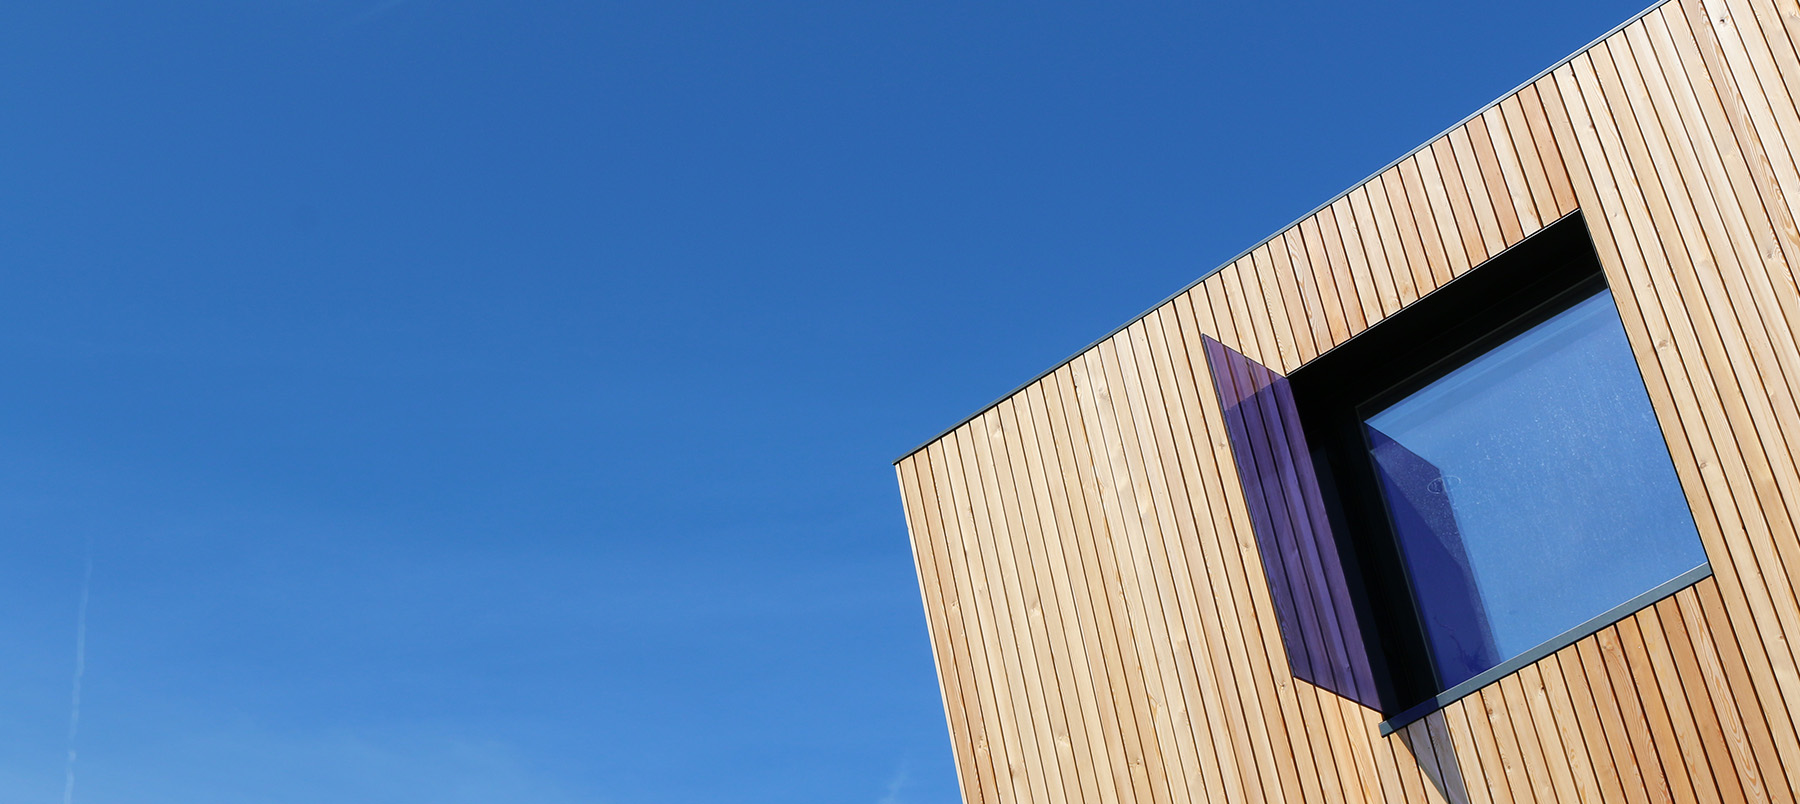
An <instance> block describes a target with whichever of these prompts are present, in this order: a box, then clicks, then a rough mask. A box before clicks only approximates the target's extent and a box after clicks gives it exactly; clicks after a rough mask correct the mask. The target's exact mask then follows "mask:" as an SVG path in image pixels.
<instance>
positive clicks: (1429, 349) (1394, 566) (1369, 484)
mask: <svg viewBox="0 0 1800 804" xmlns="http://www.w3.org/2000/svg"><path fill="white" fill-rule="evenodd" d="M1606 288H1607V283H1606V279H1605V275H1604V273H1603V271H1602V270H1601V267H1600V262H1599V258H1598V255H1597V254H1596V253H1595V250H1594V245H1593V241H1592V239H1591V237H1590V236H1589V234H1588V231H1587V226H1586V223H1585V221H1584V220H1583V219H1582V217H1581V214H1580V213H1579V212H1574V213H1570V214H1569V215H1567V216H1564V217H1563V218H1562V219H1560V220H1558V221H1556V222H1554V223H1552V224H1551V225H1549V226H1547V227H1545V228H1544V229H1543V230H1541V231H1539V232H1537V233H1535V234H1533V235H1532V236H1531V237H1529V238H1527V239H1525V240H1524V241H1522V242H1520V243H1519V244H1517V245H1515V246H1513V247H1511V248H1509V249H1508V250H1506V251H1505V252H1503V253H1501V254H1499V255H1497V256H1495V257H1493V258H1492V259H1490V260H1488V261H1487V262H1484V263H1482V264H1481V265H1480V266H1478V267H1476V268H1474V269H1472V270H1470V271H1469V272H1467V273H1465V274H1463V275H1462V276H1460V277H1457V278H1455V279H1454V280H1452V281H1450V282H1449V283H1446V284H1445V285H1444V286H1443V287H1441V288H1439V289H1437V290H1436V291H1433V292H1432V293H1430V294H1428V295H1427V296H1426V297H1425V298H1422V299H1420V300H1419V301H1418V302H1416V303H1414V304H1412V305H1409V306H1408V307H1406V308H1405V309H1403V310H1401V311H1399V312H1398V313H1396V314H1394V315H1392V316H1389V317H1388V318H1387V319H1384V320H1383V321H1381V322H1379V323H1377V324H1375V325H1374V326H1371V327H1370V328H1369V329H1367V330H1365V331H1364V332H1362V333H1359V334H1358V335H1356V336H1355V337H1353V338H1351V339H1350V340H1348V341H1346V342H1345V343H1343V344H1340V345H1338V346H1337V347H1335V348H1333V349H1331V350H1328V351H1327V352H1326V353H1324V354H1322V355H1320V356H1319V357H1317V358H1315V359H1314V360H1312V361H1310V362H1308V363H1307V364H1306V365H1305V366H1302V367H1301V368H1299V369H1297V370H1295V371H1294V372H1292V373H1291V374H1290V375H1289V376H1288V380H1289V382H1290V383H1291V387H1292V390H1293V394H1294V399H1295V404H1296V406H1297V407H1298V410H1299V414H1300V420H1301V424H1302V427H1303V429H1304V431H1305V433H1306V439H1307V444H1308V448H1309V450H1310V451H1311V452H1312V456H1311V457H1312V460H1313V464H1314V467H1315V469H1316V470H1317V472H1318V475H1319V481H1320V485H1321V488H1322V490H1323V494H1324V497H1325V501H1326V509H1327V514H1328V516H1329V517H1330V519H1331V525H1332V531H1333V533H1334V535H1335V538H1336V539H1337V541H1338V546H1339V551H1340V552H1341V553H1342V554H1343V555H1344V557H1345V571H1346V575H1347V576H1348V578H1347V580H1348V582H1349V587H1350V590H1351V596H1352V600H1353V604H1354V606H1355V608H1356V611H1357V615H1358V618H1359V620H1360V621H1361V622H1362V624H1363V632H1364V634H1365V637H1366V638H1367V639H1368V641H1369V642H1370V644H1369V648H1370V651H1369V653H1370V661H1371V665H1372V666H1373V669H1374V671H1375V677H1376V684H1377V687H1378V689H1379V692H1380V696H1381V700H1382V710H1383V712H1384V713H1386V714H1389V715H1392V717H1391V718H1390V720H1389V721H1388V722H1387V723H1384V724H1383V729H1382V731H1383V733H1387V732H1388V731H1390V730H1391V729H1392V728H1396V727H1398V726H1400V725H1404V723H1405V722H1409V721H1410V720H1412V719H1416V718H1417V717H1420V716H1423V715H1424V714H1426V713H1429V712H1431V711H1435V710H1436V709H1438V708H1441V707H1442V706H1443V705H1444V704H1446V703H1448V702H1449V701H1451V700H1455V698H1458V697H1461V696H1462V695H1465V694H1467V693H1468V692H1470V691H1473V690H1474V689H1478V688H1479V687H1480V686H1484V685H1486V684H1487V683H1491V682H1492V681H1493V680H1495V679H1497V678H1499V677H1500V676H1502V675H1507V674H1510V673H1511V672H1514V671H1516V670H1517V669H1518V668H1519V667H1522V666H1524V664H1527V663H1529V662H1530V661H1536V660H1537V659H1539V658H1542V657H1543V656H1544V655H1548V654H1549V653H1551V652H1553V651H1554V650H1556V649H1557V648H1560V647H1563V646H1566V645H1567V644H1569V643H1572V642H1574V641H1575V640H1577V639H1580V638H1582V637H1584V636H1586V635H1588V634H1591V633H1593V632H1594V631H1597V630H1599V629H1600V628H1604V627H1605V626H1606V625H1609V624H1611V623H1612V622H1616V621H1617V620H1618V619H1620V618H1621V617H1623V616H1625V615H1627V614H1629V613H1630V612H1632V611H1636V610H1637V609H1638V608H1642V606H1644V605H1648V604H1649V603H1651V602H1654V601H1655V600H1658V599H1661V598H1662V597H1664V596H1666V595H1668V594H1673V593H1674V592H1675V591H1677V590H1679V589H1680V588H1684V587H1686V586H1688V585H1691V584H1692V583H1694V582H1695V581H1697V580H1699V578H1701V577H1705V575H1707V574H1710V569H1709V568H1708V566H1707V565H1705V564H1703V565H1701V566H1700V567H1698V568H1696V569H1695V570H1693V571H1690V572H1688V573H1684V574H1683V575H1682V576H1680V577H1678V578H1676V579H1675V580H1673V581H1670V582H1668V583H1665V584H1662V585H1660V586H1658V587H1656V588H1654V589H1651V590H1648V591H1646V592H1645V593H1643V594H1642V595H1639V596H1638V597H1635V598H1633V599H1632V600H1629V601H1626V602H1625V603H1623V604H1621V605H1620V606H1619V607H1617V608H1615V609H1613V610H1611V611H1608V612H1606V613H1604V614H1602V615H1601V616H1600V617H1596V618H1595V619H1594V620H1592V621H1589V622H1588V623H1583V624H1582V625H1580V626H1577V627H1576V628H1574V629H1571V630H1570V631H1568V632H1566V633H1564V634H1562V635H1560V636H1558V637H1556V638H1555V639H1552V640H1550V641H1549V642H1546V643H1544V644H1543V645H1540V646H1538V647H1537V648H1534V649H1532V650H1530V651H1527V652H1525V653H1523V654H1520V655H1519V656H1515V657H1509V658H1508V659H1507V660H1506V661H1503V662H1502V663H1501V664H1500V665H1499V666H1497V667H1495V668H1493V669H1491V670H1489V671H1487V672H1484V673H1482V674H1480V675H1477V676H1476V677H1474V678H1471V679H1469V680H1467V681H1465V682H1463V683H1461V684H1457V685H1456V686H1455V687H1452V688H1450V689H1445V686H1444V685H1443V684H1441V683H1440V681H1439V674H1438V672H1437V669H1436V666H1435V659H1434V657H1433V655H1432V651H1431V649H1430V646H1429V644H1428V642H1427V637H1426V629H1425V626H1424V623H1423V620H1422V618H1421V614H1420V611H1419V608H1418V605H1417V603H1416V602H1415V599H1414V596H1413V587H1412V582H1411V579H1410V577H1409V571H1408V569H1407V564H1406V561H1405V558H1404V556H1403V555H1401V552H1400V551H1401V547H1400V544H1399V542H1398V540H1397V539H1396V537H1395V534H1394V532H1393V529H1392V525H1391V524H1390V523H1389V521H1388V514H1387V511H1386V505H1385V502H1384V495H1383V492H1382V490H1381V488H1380V485H1379V481H1378V480H1377V478H1376V476H1375V469H1374V463H1373V461H1372V460H1371V459H1370V457H1369V453H1368V446H1369V445H1368V442H1367V439H1366V436H1365V435H1364V428H1363V427H1362V422H1363V419H1364V416H1365V415H1366V414H1368V413H1373V412H1375V411H1378V410H1380V409H1381V408H1383V407H1386V406H1387V405H1390V404H1392V403H1393V402H1394V401H1396V400H1399V399H1401V398H1403V397H1404V396H1406V395H1407V394H1410V393H1412V392H1413V391H1416V390H1417V389H1419V388H1421V387H1423V386H1425V385H1426V384H1429V383H1430V382H1432V381H1433V380H1435V379H1437V378H1439V377H1442V376H1443V375H1444V374H1446V373H1448V372H1449V371H1452V370H1454V369H1455V368H1457V367H1458V366H1461V365H1464V364H1466V363H1467V362H1468V361H1469V360H1471V359H1473V358H1474V357H1475V356H1478V355H1481V354H1484V353H1486V352H1487V351H1489V350H1491V349H1492V348H1494V347H1495V346H1497V345H1499V344H1501V343H1504V342H1505V341H1506V340H1508V339H1510V338H1512V337H1514V336H1516V335H1518V334H1519V333H1521V332H1524V331H1525V330H1527V329H1529V328H1530V327H1532V326H1534V325H1536V324H1537V323H1541V322H1542V321H1544V320H1546V319H1548V318H1550V317H1551V316H1554V315H1555V314H1557V313H1559V312H1561V311H1563V310H1566V309H1568V308H1569V307H1571V306H1573V305H1574V304H1576V303H1577V302H1579V301H1582V300H1584V299H1586V298H1589V297H1591V296H1592V295H1593V294H1594V293H1597V292H1599V291H1600V290H1603V289H1606ZM1677 582H1680V583H1679V584H1678V585H1677ZM1646 598H1648V599H1646ZM1628 607H1630V608H1628ZM1395 713H1399V714H1397V715H1396V714H1395Z"/></svg>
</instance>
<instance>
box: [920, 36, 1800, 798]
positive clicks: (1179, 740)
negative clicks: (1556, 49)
mask: <svg viewBox="0 0 1800 804" xmlns="http://www.w3.org/2000/svg"><path fill="white" fill-rule="evenodd" d="M1797 45H1800V0H1671V1H1670V2H1667V3H1665V4H1663V5H1661V6H1659V7H1656V8H1654V9H1652V10H1651V11H1649V12H1647V13H1646V14H1644V15H1643V16H1641V17H1640V18H1638V19H1637V20H1635V21H1633V22H1632V23H1631V24H1629V25H1627V26H1625V27H1624V28H1622V29H1620V30H1619V31H1616V32H1614V33H1613V34H1611V35H1609V36H1607V37H1606V38H1605V39H1604V40H1602V41H1600V42H1599V43H1596V44H1595V45H1593V46H1591V47H1590V48H1588V49H1587V50H1585V51H1583V52H1581V53H1579V54H1577V55H1575V56H1574V57H1572V58H1571V59H1569V60H1568V61H1567V62H1565V63H1563V64H1561V65H1559V66H1558V67H1556V68H1555V69H1554V70H1553V71H1551V72H1550V73H1549V74H1547V75H1545V76H1543V77H1541V78H1539V79H1537V80H1535V81H1533V82H1532V83H1530V84H1528V85H1526V86H1525V87H1523V88H1521V89H1520V90H1518V91H1517V92H1515V93H1513V94H1511V95H1508V96H1507V97H1505V98H1502V99H1500V100H1499V101H1497V102H1495V103H1494V104H1493V105H1491V106H1489V107H1488V108H1486V109H1484V110H1482V111H1481V113H1480V114H1478V115H1475V116H1474V117H1472V118H1470V119H1469V120H1468V121H1467V122H1466V123H1464V124H1462V125H1459V126H1458V127H1457V128H1455V129H1453V130H1451V131H1450V132H1448V133H1446V134H1444V135H1443V136H1440V137H1439V138H1437V139H1436V140H1433V141H1432V142H1430V143H1428V144H1427V145H1425V146H1424V147H1422V148H1420V149H1419V150H1418V151H1416V152H1414V153H1413V154H1411V155H1409V156H1407V157H1406V158H1404V159H1402V160H1400V161H1399V162H1398V163H1396V164H1395V165H1393V166H1392V167H1390V168H1388V169H1386V170H1384V171H1383V172H1382V173H1380V174H1378V175H1376V176H1374V177H1371V178H1370V179H1368V180H1367V181H1365V182H1363V183H1362V184H1360V185H1358V186H1357V187H1355V188H1353V189H1351V190H1350V191H1349V192H1347V193H1346V194H1344V195H1343V196H1342V197H1340V198H1338V199H1335V200H1334V201H1332V202H1331V203H1330V204H1328V205H1326V206H1324V207H1322V208H1321V209H1320V210H1319V211H1318V212H1316V213H1315V214H1313V215H1311V216H1309V217H1307V218H1305V219H1304V220H1301V221H1300V222H1298V223H1296V224H1294V225H1293V226H1291V227H1289V228H1287V229H1286V230H1284V231H1282V232H1279V233H1277V234H1275V235H1274V236H1273V237H1271V238H1270V239H1269V240H1267V241H1266V242H1264V243H1262V244H1260V245H1259V246H1257V247H1256V248H1255V249H1253V250H1251V251H1250V252H1249V253H1248V254H1247V255H1246V256H1244V257H1242V258H1240V259H1238V260H1237V261H1235V262H1233V263H1231V264H1228V265H1226V266H1224V267H1222V268H1220V269H1219V270H1217V271H1216V272H1214V273H1212V274H1210V275H1208V276H1207V277H1206V278H1205V279H1204V280H1203V281H1201V282H1199V283H1198V284H1196V285H1195V286H1193V287H1192V288H1190V289H1188V290H1187V291H1185V292H1183V293H1181V294H1180V295H1178V296H1176V297H1175V298H1173V299H1171V300H1169V301H1168V302H1166V303H1164V304H1162V305H1161V306H1159V307H1157V308H1156V309H1154V310H1151V311H1150V312H1148V313H1146V314H1145V315H1144V316H1143V317H1141V318H1139V319H1138V320H1136V321H1134V322H1132V323H1131V324H1130V325H1129V326H1127V327H1125V328H1124V329H1122V330H1120V331H1119V332H1117V333H1115V334H1113V335H1112V336H1110V337H1108V338H1107V339H1105V340H1103V341H1101V342H1100V343H1098V344H1096V345H1095V346H1093V347H1091V348H1089V349H1088V350H1087V351H1085V352H1083V353H1082V354H1080V355H1077V356H1076V357H1074V358H1072V359H1071V360H1069V361H1068V362H1067V363H1065V364H1063V365H1061V366H1059V367H1057V368H1056V369H1055V370H1054V371H1052V372H1050V373H1049V374H1046V375H1045V376H1043V377H1042V378H1040V379H1038V380H1036V381H1034V382H1033V383H1031V384H1030V385H1028V386H1026V387H1025V388H1022V389H1020V390H1019V391H1017V392H1015V393H1014V394H1012V395H1011V396H1009V397H1008V398H1006V399H1004V400H1002V401H1000V402H999V403H997V404H996V405H994V406H993V407H991V408H989V409H987V410H985V411H983V412H982V413H981V414H979V415H978V416H976V417H974V418H973V419H971V420H970V421H968V422H966V423H964V424H963V425H961V426H960V427H958V428H956V429H955V430H953V431H951V432H949V433H947V434H945V435H944V436H942V437H940V438H938V439H937V440H935V441H933V442H932V443H930V444H928V445H926V446H925V447H923V448H921V449H920V450H919V451H917V452H914V453H913V454H911V455H908V456H907V457H905V458H903V459H902V460H900V461H899V462H898V464H897V466H896V468H897V470H898V473H899V482H900V487H901V492H902V497H903V499H904V501H905V508H906V516H907V524H908V528H909V530H910V533H911V536H912V541H913V548H914V556H915V559H916V561H917V565H918V574H919V581H920V587H921V591H922V594H923V597H924V602H925V611H926V615H927V621H928V624H929V627H930V631H931V642H932V648H933V651H934V655H935V657H936V661H937V667H938V673H939V679H940V682H941V684H942V690H943V696H944V704H945V712H946V716H947V718H948V722H949V727H950V735H951V743H952V747H953V750H954V752H955V758H956V765H957V771H958V775H959V778H960V780H961V783H962V794H963V798H964V800H965V801H967V802H971V804H973V803H974V802H982V803H983V804H993V803H994V802H1020V803H1021V804H1022V803H1023V802H1054V803H1055V804H1062V803H1063V802H1105V804H1115V803H1116V802H1145V803H1146V804H1150V803H1154V804H1193V803H1196V802H1225V801H1231V802H1239V801H1244V802H1330V803H1331V804H1339V803H1340V802H1342V803H1343V804H1349V803H1350V802H1381V801H1422V802H1454V803H1455V804H1462V803H1463V802H1469V804H1490V803H1491V804H1512V803H1513V802H1521V803H1523V802H1551V801H1569V802H1601V801H1608V802H1612V801H1624V802H1633V803H1634V804H1640V803H1641V804H1648V803H1649V802H1679V803H1680V804H1712V803H1713V802H1733V801H1773V802H1793V801H1794V800H1795V782H1796V781H1797V780H1796V778H1794V777H1791V776H1790V774H1789V773H1788V772H1787V771H1786V770H1785V769H1786V768H1788V767H1793V768H1796V774H1797V775H1800V734H1797V733H1796V728H1795V719H1794V713H1796V712H1800V650H1796V648H1795V643H1796V640H1800V603H1797V601H1796V597H1795V591H1794V588H1793V578H1794V570H1795V569H1797V568H1800V538H1797V535H1796V530H1795V518H1796V515H1800V464H1797V462H1796V452H1797V451H1800V450H1797V448H1800V402H1797V400H1800V292H1797V291H1796V287H1795V282H1794V273H1793V268H1792V266H1793V265H1795V264H1796V263H1797V261H1800V229H1797V228H1796V217H1800V216H1797V214H1796V204H1800V158H1797V157H1800V108H1797V106H1796V102H1795V100H1796V98H1800V47H1797ZM1577 210H1579V211H1580V212H1581V213H1582V214H1583V217H1584V219H1585V221H1586V223H1587V226H1588V229H1589V231H1590V233H1591V234H1592V236H1593V240H1594V246H1595V249H1596V251H1597V252H1598V254H1599V258H1600V262H1601V265H1602V267H1603V269H1604V271H1605V274H1606V279H1607V282H1608V284H1609V286H1610V287H1611V288H1612V290H1613V294H1614V298H1615V300H1616V301H1617V303H1618V305H1619V311H1620V313H1621V315H1622V317H1623V319H1624V322H1625V328H1626V332H1627V334H1628V336H1629V338H1630V341H1631V346H1632V349H1633V351H1634V353H1635V355H1636V358H1637V361H1638V364H1639V367H1640V368H1641V369H1642V372H1643V375H1644V380H1645V383H1646V385H1647V386H1648V388H1649V391H1650V397H1651V400H1652V405H1653V407H1654V408H1655V411H1656V415H1657V419H1658V422H1659V423H1660V424H1661V427H1662V429H1663V433H1664V435H1665V437H1666V439H1667V443H1668V447H1669V451H1670V453H1671V455H1672V456H1673V458H1674V463H1675V467H1676V470H1677V474H1678V475H1679V477H1680V480H1681V484H1682V489H1683V492H1684V493H1685V494H1686V496H1687V499H1688V502H1689V504H1690V506H1691V508H1692V510H1693V513H1694V517H1695V521H1696V523H1697V524H1698V526H1699V530H1700V534H1701V538H1702V541H1703V543H1704V545H1705V548H1706V552H1707V556H1708V558H1709V559H1710V561H1711V563H1712V568H1713V572H1714V575H1713V576H1712V577H1710V578H1707V579H1705V580H1702V581H1700V582H1699V583H1697V584H1695V585H1693V586H1690V587H1687V588H1685V589H1683V590H1681V591H1679V592H1678V593H1676V594H1674V595H1672V596H1670V597H1667V598H1664V599H1663V600H1661V601H1660V602H1657V603H1655V604H1653V605H1650V606H1649V607H1647V608H1644V609H1642V610H1640V611H1638V612H1636V613H1635V614H1632V615H1630V616H1628V617H1626V618H1625V619H1623V620H1621V621H1620V622H1618V623H1615V624H1613V625H1611V626H1608V627H1606V628H1604V629H1602V630H1600V631H1599V632H1598V633H1596V634H1594V635H1592V636H1589V637H1587V638H1585V639H1582V640H1580V641H1578V642H1576V643H1575V644H1572V645H1569V646H1568V647H1565V648H1563V649H1561V650H1559V651H1557V652H1556V653H1554V654H1552V655H1550V656H1548V657H1545V658H1543V659H1541V660H1539V661H1537V662H1536V663H1533V664H1531V665H1529V666H1527V667H1525V668H1524V669H1522V670H1520V671H1518V672H1516V673H1514V674H1512V675H1509V676H1507V677H1505V678H1503V679H1501V680H1499V681H1497V682H1495V683H1492V684H1489V685H1488V686H1486V687H1484V688H1482V689H1481V690H1480V691H1479V692H1477V693H1475V694H1471V695H1469V696H1467V697H1464V698H1461V699H1459V700H1457V701H1456V702H1454V703H1452V704H1450V705H1449V706H1447V707H1445V708H1444V709H1442V710H1441V711H1439V712H1436V713H1434V714H1432V715H1430V716H1429V717H1426V718H1424V719H1422V720H1419V721H1416V722H1414V723H1412V724H1410V725H1408V726H1405V727H1404V728H1401V729H1400V730H1398V731H1396V732H1395V733H1394V734H1392V735H1390V736H1387V737H1382V736H1379V734H1378V731H1377V725H1378V723H1379V721H1380V720H1381V715H1380V714H1378V713H1377V712H1375V711H1373V710H1370V709H1367V708H1364V707H1362V706H1360V705H1358V704H1356V703H1354V702H1352V701H1349V700H1347V699H1344V698H1340V697H1338V696H1337V695H1335V694H1333V693H1330V692H1327V691H1325V690H1323V689H1320V688H1318V687H1315V686H1313V685H1311V684H1309V683H1307V682H1305V681H1300V680H1297V679H1295V678H1294V677H1293V676H1292V675H1290V672H1289V670H1288V667H1289V665H1288V661H1287V657H1286V654H1285V653H1284V649H1283V645H1282V641H1281V635H1280V633H1279V631H1278V629H1277V627H1276V623H1275V609H1274V606H1273V604H1272V602H1271V599H1270V592H1269V588H1268V586H1267V583H1266V581H1265V578H1264V574H1263V570H1262V562H1261V559H1260V557H1259V555H1258V552H1257V542H1256V539H1255V536H1254V534H1253V532H1252V530H1251V525H1250V512H1249V509H1248V507H1247V503H1246V500H1245V496H1244V489H1243V487H1242V486H1241V485H1240V483H1239V482H1238V479H1237V477H1238V475H1237V472H1236V469H1235V464H1234V463H1233V457H1232V452H1231V449H1230V446H1229V443H1228V441H1227V435H1226V430H1225V422H1224V418H1223V412H1222V411H1221V410H1220V406H1219V402H1218V398H1217V396H1215V395H1214V394H1213V392H1212V390H1211V385H1210V375H1209V374H1208V370H1207V364H1206V358H1205V356H1204V354H1203V352H1202V345H1201V344H1202V340H1201V339H1202V338H1203V337H1212V338H1215V339H1217V340H1219V341H1220V342H1222V343H1224V344H1225V345H1227V346H1229V347H1231V348H1232V349H1235V350H1237V351H1239V352H1241V353H1243V354H1245V355H1247V356H1249V357H1250V358H1251V359H1253V360H1256V361H1258V362H1260V363H1262V364H1264V365H1266V366H1269V367H1270V368H1273V369H1275V370H1277V371H1281V372H1291V371H1293V370H1294V369H1296V368H1298V367H1300V366H1301V365H1304V364H1305V363H1306V362H1308V361H1310V360H1312V359H1314V358H1316V357H1317V356H1318V355H1319V354H1321V353H1323V352H1325V351H1326V350H1329V349H1330V348H1332V347H1333V346H1336V345H1337V344H1340V343H1343V342H1344V341H1345V340H1347V339H1349V338H1350V337H1353V336H1355V335H1356V334H1357V333H1359V332H1361V331H1362V330H1364V329H1366V328H1367V327H1368V326H1370V325H1371V324H1373V323H1375V322H1378V321H1381V320H1382V319H1384V318H1386V317H1388V316H1391V315H1393V314H1394V313H1395V312H1396V311H1398V310H1400V309H1402V308H1404V307H1405V306H1407V305H1409V304H1412V303H1413V302H1415V301H1417V300H1418V299H1419V298H1421V297H1423V296H1425V295H1427V294H1429V293H1431V292H1432V291H1433V290H1434V289H1436V288H1437V287H1439V286H1441V285H1443V284H1444V283H1446V282H1448V281H1451V280H1452V279H1454V278H1455V277H1456V276H1459V275H1461V274H1463V273H1465V272H1467V271H1469V270H1471V269H1472V268H1474V267H1477V266H1480V265H1481V264H1482V263H1483V262H1485V261H1487V260H1488V259H1490V258H1491V257H1493V256H1494V255H1496V254H1498V253H1499V252H1500V251H1502V250H1504V249H1506V248H1508V247H1509V246H1511V245H1513V244H1516V243H1518V242H1519V241H1521V240H1522V239H1524V238H1526V237H1529V236H1530V235H1531V234H1533V233H1534V232H1537V231H1538V230H1540V229H1542V228H1543V227H1544V226H1546V225H1548V224H1549V223H1551V222H1553V221H1555V220H1557V219H1558V218H1560V217H1562V216H1564V215H1567V214H1569V213H1572V212H1575V211H1577Z"/></svg>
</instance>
